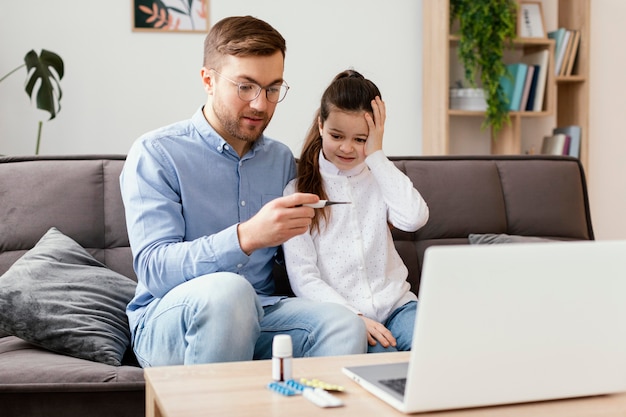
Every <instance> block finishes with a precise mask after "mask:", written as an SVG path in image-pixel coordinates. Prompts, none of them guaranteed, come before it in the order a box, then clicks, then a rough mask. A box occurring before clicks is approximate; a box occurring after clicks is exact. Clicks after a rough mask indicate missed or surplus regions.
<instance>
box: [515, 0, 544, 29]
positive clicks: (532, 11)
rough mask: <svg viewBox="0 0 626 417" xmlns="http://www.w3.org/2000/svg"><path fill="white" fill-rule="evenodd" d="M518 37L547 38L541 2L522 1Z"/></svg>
mask: <svg viewBox="0 0 626 417" xmlns="http://www.w3.org/2000/svg"><path fill="white" fill-rule="evenodd" d="M518 36H519V37H520V38H545V37H546V29H545V26H544V24H543V9H542V8H541V2H538V1H522V2H521V3H520V7H519V18H518Z"/></svg>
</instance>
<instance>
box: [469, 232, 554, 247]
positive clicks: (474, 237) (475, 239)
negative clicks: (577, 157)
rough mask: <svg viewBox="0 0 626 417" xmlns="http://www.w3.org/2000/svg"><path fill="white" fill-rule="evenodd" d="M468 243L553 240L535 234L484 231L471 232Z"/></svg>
mask: <svg viewBox="0 0 626 417" xmlns="http://www.w3.org/2000/svg"><path fill="white" fill-rule="evenodd" d="M467 238H468V239H469V243H471V244H472V245H482V244H495V243H532V242H554V240H551V239H545V238H542V237H535V236H519V235H507V234H504V233H500V234H496V233H485V234H477V233H472V234H470V235H469V236H467Z"/></svg>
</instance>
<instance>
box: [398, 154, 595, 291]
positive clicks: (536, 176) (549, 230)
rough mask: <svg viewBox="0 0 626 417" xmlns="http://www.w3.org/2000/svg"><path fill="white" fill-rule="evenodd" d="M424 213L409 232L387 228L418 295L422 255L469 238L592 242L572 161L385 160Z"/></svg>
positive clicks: (582, 186) (582, 184)
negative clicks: (406, 181)
mask: <svg viewBox="0 0 626 417" xmlns="http://www.w3.org/2000/svg"><path fill="white" fill-rule="evenodd" d="M390 159H392V160H393V161H394V163H395V164H396V166H397V167H398V168H399V169H400V170H401V171H403V172H404V173H405V174H406V175H408V176H409V178H411V180H412V181H413V185H414V186H415V188H416V189H417V190H418V191H419V192H420V193H421V195H422V196H423V197H424V199H425V200H426V203H427V204H428V207H429V209H430V217H429V220H428V223H427V224H426V225H425V226H424V227H423V228H421V229H420V230H418V231H417V232H415V233H405V232H401V231H398V230H393V232H392V233H393V236H394V240H395V244H396V248H397V250H398V252H399V253H400V255H401V256H402V258H403V260H404V262H405V264H406V265H407V267H408V269H409V281H410V282H411V288H412V289H413V290H414V291H415V292H417V290H418V288H419V278H420V271H421V268H422V262H423V258H424V251H425V250H426V248H428V247H429V246H432V245H450V244H467V243H468V235H469V234H471V233H477V234H508V235H522V236H536V237H543V238H548V239H556V240H592V239H594V234H593V227H592V223H591V214H590V210H589V199H588V194H587V185H586V180H585V174H584V170H583V167H582V164H581V163H580V161H579V160H578V159H575V158H570V157H561V156H547V155H508V156H494V155H491V156H432V157H427V156H420V157H400V158H396V157H392V158H390Z"/></svg>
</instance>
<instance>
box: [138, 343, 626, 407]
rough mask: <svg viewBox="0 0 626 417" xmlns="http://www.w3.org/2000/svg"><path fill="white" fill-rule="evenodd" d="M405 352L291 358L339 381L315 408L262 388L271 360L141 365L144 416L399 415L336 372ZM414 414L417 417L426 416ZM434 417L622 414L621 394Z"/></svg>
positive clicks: (307, 372)
mask: <svg viewBox="0 0 626 417" xmlns="http://www.w3.org/2000/svg"><path fill="white" fill-rule="evenodd" d="M408 358H409V354H408V353H406V352H402V353H379V354H369V355H352V356H335V357H326V358H302V359H294V363H293V374H294V378H295V379H299V378H307V379H313V378H317V379H319V380H321V381H324V382H328V383H332V384H336V385H342V386H343V387H344V388H345V392H343V393H340V394H337V395H338V396H339V397H340V398H341V399H342V400H343V402H344V404H345V405H344V406H342V407H339V408H320V407H318V406H316V405H314V404H313V403H311V402H309V401H308V400H306V399H305V398H303V397H302V396H300V395H298V396H291V397H286V396H282V395H280V394H277V393H275V392H273V391H271V390H269V389H268V388H267V385H268V384H269V383H270V382H271V377H272V368H271V367H272V364H271V361H250V362H230V363H218V364H207V365H193V366H170V367H155V368H147V369H145V377H146V416H148V417H191V416H193V417H197V416H228V417H236V416H255V417H256V416H259V417H262V416H288V417H301V416H303V417H306V416H312V417H313V416H314V417H319V416H324V415H326V416H332V417H336V416H355V417H356V416H358V417H363V416H404V415H405V414H402V413H400V412H398V411H396V410H395V409H394V408H392V407H391V406H389V405H387V404H386V403H384V402H382V401H381V400H379V399H378V398H376V397H374V396H372V395H371V394H369V393H368V392H367V391H365V390H363V389H362V388H361V387H359V386H358V385H357V384H356V383H354V382H353V381H351V380H350V379H349V378H348V377H347V376H345V375H344V374H343V373H342V372H341V368H342V367H343V366H354V365H364V364H370V363H379V362H388V363H392V362H402V361H407V360H408ZM429 414H430V413H427V414H418V416H424V415H429ZM432 415H436V416H437V417H451V416H455V417H478V416H481V417H491V416H507V417H518V416H519V417H527V416H528V417H530V416H533V417H537V416H551V417H559V416H573V417H589V416H602V417H609V416H621V417H623V416H626V393H625V394H618V395H606V396H598V397H590V398H579V399H569V400H561V401H546V402H537V403H528V404H519V405H510V406H499V407H483V408H475V409H466V410H456V411H446V412H438V413H433V414H432Z"/></svg>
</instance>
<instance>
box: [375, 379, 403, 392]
mask: <svg viewBox="0 0 626 417" xmlns="http://www.w3.org/2000/svg"><path fill="white" fill-rule="evenodd" d="M379 382H380V383H381V384H383V385H384V386H386V387H387V388H391V389H392V390H394V391H395V392H397V393H398V394H400V395H404V387H405V386H406V378H394V379H381V380H380V381H379Z"/></svg>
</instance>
